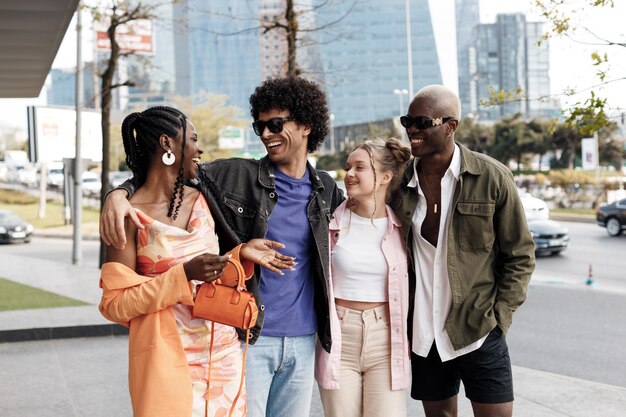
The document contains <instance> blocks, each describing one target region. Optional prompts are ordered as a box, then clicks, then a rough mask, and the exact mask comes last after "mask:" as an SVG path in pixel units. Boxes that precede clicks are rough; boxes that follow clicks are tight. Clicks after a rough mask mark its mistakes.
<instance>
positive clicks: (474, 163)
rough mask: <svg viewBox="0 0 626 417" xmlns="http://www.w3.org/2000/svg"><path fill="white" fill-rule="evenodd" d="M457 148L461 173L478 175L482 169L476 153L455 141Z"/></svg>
mask: <svg viewBox="0 0 626 417" xmlns="http://www.w3.org/2000/svg"><path fill="white" fill-rule="evenodd" d="M457 145H458V146H459V149H460V150H461V175H463V174H464V173H466V172H467V173H470V174H472V175H480V174H482V173H483V172H484V171H483V169H482V168H481V165H480V164H479V163H478V159H477V158H476V155H474V153H473V152H472V151H471V150H469V148H467V147H465V146H463V145H461V144H460V143H457Z"/></svg>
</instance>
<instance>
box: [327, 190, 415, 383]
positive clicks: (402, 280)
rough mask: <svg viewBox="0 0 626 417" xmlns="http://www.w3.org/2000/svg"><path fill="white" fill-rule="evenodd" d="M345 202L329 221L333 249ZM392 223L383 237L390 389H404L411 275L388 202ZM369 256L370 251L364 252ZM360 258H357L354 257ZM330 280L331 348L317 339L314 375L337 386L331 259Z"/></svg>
mask: <svg viewBox="0 0 626 417" xmlns="http://www.w3.org/2000/svg"><path fill="white" fill-rule="evenodd" d="M346 211H347V209H346V203H345V202H344V203H343V204H341V205H340V206H339V207H337V209H336V210H335V213H334V214H333V219H332V220H331V221H330V225H329V242H330V253H331V256H332V251H333V248H334V247H335V244H336V243H337V240H338V239H339V231H340V225H341V223H342V222H341V220H342V217H343V215H344V214H345V213H346ZM387 216H388V218H389V220H390V221H389V226H388V228H387V232H386V233H385V237H384V238H383V244H382V247H381V249H382V251H383V254H384V255H385V258H386V259H387V264H388V266H389V276H388V292H389V315H390V323H389V330H390V332H391V389H393V390H401V389H405V388H408V386H409V381H410V379H411V363H410V351H409V341H408V336H407V315H408V306H409V277H408V271H407V252H406V248H405V245H404V242H403V240H402V231H401V229H400V221H399V220H398V218H397V217H396V215H395V214H394V213H393V212H392V210H391V209H390V208H389V206H387ZM363 256H367V254H363ZM355 261H356V262H358V259H355ZM329 263H330V264H331V265H330V266H329V270H330V282H328V283H327V287H328V304H329V309H330V334H331V337H332V341H333V344H332V349H331V351H330V353H328V352H326V351H325V350H324V349H323V348H322V346H321V345H320V344H319V342H318V343H317V347H316V352H315V357H316V361H315V378H316V379H317V383H318V384H319V385H320V386H321V387H322V388H325V389H338V388H339V387H340V385H339V383H340V381H339V365H340V360H341V327H340V323H339V318H338V317H337V308H336V305H335V296H334V293H333V282H332V280H333V273H332V262H329Z"/></svg>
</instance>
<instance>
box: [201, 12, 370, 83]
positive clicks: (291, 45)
mask: <svg viewBox="0 0 626 417" xmlns="http://www.w3.org/2000/svg"><path fill="white" fill-rule="evenodd" d="M359 1H360V0H350V3H349V4H341V6H342V8H341V10H338V9H337V8H336V7H335V8H334V9H333V11H337V12H338V13H337V14H336V15H335V16H334V18H333V19H332V20H331V21H330V22H326V23H324V24H320V25H317V24H315V23H314V22H315V19H314V15H315V13H316V12H319V10H320V9H322V8H324V7H329V8H330V7H333V6H337V3H338V2H333V1H332V0H320V1H317V2H303V3H302V4H296V3H295V2H294V0H285V8H284V11H283V12H282V13H278V14H276V15H273V16H264V18H258V17H254V18H250V17H249V16H236V15H223V17H224V18H230V19H233V20H251V21H254V22H253V23H252V22H251V23H250V26H249V27H247V28H244V29H241V30H236V31H233V32H226V33H223V32H213V33H215V34H216V35H220V36H235V35H239V34H242V33H246V32H253V31H260V32H261V34H262V35H265V34H268V33H270V32H277V33H279V34H282V35H283V36H284V39H285V40H286V42H287V59H286V62H285V74H286V75H302V74H304V73H308V72H309V70H310V68H302V67H300V66H299V65H298V60H297V54H298V50H299V49H301V48H303V47H306V46H310V44H311V43H313V42H314V41H312V40H311V38H310V36H309V35H310V34H311V33H315V32H319V31H322V30H326V29H329V28H331V27H333V26H335V25H337V23H339V22H341V21H342V20H343V19H345V18H346V17H347V16H348V15H349V14H350V13H351V12H352V10H353V9H354V8H355V7H356V5H357V4H358V3H359ZM342 36H343V34H339V35H337V38H340V37H342Z"/></svg>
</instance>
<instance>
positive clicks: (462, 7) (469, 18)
mask: <svg viewBox="0 0 626 417" xmlns="http://www.w3.org/2000/svg"><path fill="white" fill-rule="evenodd" d="M455 5H456V9H455V12H456V46H457V64H458V74H459V98H460V99H461V111H462V114H463V115H465V116H466V115H469V114H471V115H474V114H476V111H477V110H478V103H477V102H476V80H475V78H474V75H475V74H476V49H475V39H476V27H477V26H478V25H479V24H480V7H479V0H455Z"/></svg>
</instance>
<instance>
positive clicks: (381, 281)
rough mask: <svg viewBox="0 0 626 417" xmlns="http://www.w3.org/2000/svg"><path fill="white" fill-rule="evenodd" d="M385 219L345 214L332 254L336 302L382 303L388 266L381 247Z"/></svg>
mask: <svg viewBox="0 0 626 417" xmlns="http://www.w3.org/2000/svg"><path fill="white" fill-rule="evenodd" d="M388 222H389V221H388V218H387V217H382V218H379V219H368V218H365V217H361V216H359V215H358V214H356V213H352V212H348V213H347V214H346V215H345V216H343V219H342V225H341V232H340V235H339V240H338V241H337V243H336V245H335V247H334V248H333V251H332V253H331V262H332V271H333V289H334V294H335V298H341V299H343V300H350V301H370V302H384V301H387V300H388V299H389V296H388V294H387V275H388V273H389V266H388V264H387V260H386V259H385V255H384V254H383V251H382V250H381V245H382V242H383V238H384V237H385V233H386V232H387V227H388Z"/></svg>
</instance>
